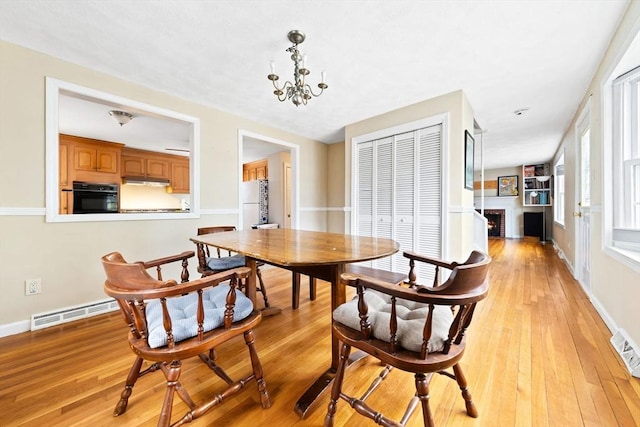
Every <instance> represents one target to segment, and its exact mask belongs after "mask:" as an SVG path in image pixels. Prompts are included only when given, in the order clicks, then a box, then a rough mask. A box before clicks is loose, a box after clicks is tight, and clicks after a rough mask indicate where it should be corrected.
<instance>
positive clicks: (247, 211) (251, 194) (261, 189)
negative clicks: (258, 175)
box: [241, 179, 269, 230]
mask: <svg viewBox="0 0 640 427" xmlns="http://www.w3.org/2000/svg"><path fill="white" fill-rule="evenodd" d="M241 196H242V229H243V230H249V229H251V227H252V226H254V225H257V224H267V223H268V222H269V181H268V180H266V179H258V180H254V181H246V182H243V183H242V187H241Z"/></svg>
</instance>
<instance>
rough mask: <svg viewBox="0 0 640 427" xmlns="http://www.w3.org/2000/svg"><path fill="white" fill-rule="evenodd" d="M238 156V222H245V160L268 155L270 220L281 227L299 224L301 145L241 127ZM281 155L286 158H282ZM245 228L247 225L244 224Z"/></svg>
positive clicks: (262, 157)
mask: <svg viewBox="0 0 640 427" xmlns="http://www.w3.org/2000/svg"><path fill="white" fill-rule="evenodd" d="M238 158H239V165H238V167H239V171H240V173H239V176H240V182H239V186H238V188H239V196H238V200H239V209H238V212H239V219H238V223H239V224H240V225H241V226H242V224H244V223H246V222H247V221H246V219H245V218H244V212H243V210H244V209H243V194H242V191H243V187H244V185H245V184H246V183H244V182H243V173H242V172H243V164H245V163H248V162H252V161H256V160H261V159H269V167H268V181H269V184H268V187H269V202H268V205H269V207H268V210H269V219H268V222H269V223H277V224H278V227H280V228H297V226H298V213H299V205H298V200H299V197H298V191H299V190H298V188H299V185H298V183H299V180H298V172H297V171H298V168H297V165H298V164H299V146H298V145H296V144H293V143H290V142H286V141H281V140H277V139H275V138H271V137H268V136H264V135H259V134H255V133H252V132H247V131H244V130H240V131H239V132H238ZM281 159H286V161H285V160H281ZM243 228H244V227H243Z"/></svg>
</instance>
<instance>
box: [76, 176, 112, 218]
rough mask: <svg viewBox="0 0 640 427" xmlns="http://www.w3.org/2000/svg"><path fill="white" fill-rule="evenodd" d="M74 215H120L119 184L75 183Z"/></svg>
mask: <svg viewBox="0 0 640 427" xmlns="http://www.w3.org/2000/svg"><path fill="white" fill-rule="evenodd" d="M73 213H74V214H90V213H118V184H95V183H90V182H80V181H73Z"/></svg>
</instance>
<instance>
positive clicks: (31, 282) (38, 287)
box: [24, 279, 42, 295]
mask: <svg viewBox="0 0 640 427" xmlns="http://www.w3.org/2000/svg"><path fill="white" fill-rule="evenodd" d="M41 292H42V280H40V279H27V280H25V281H24V293H25V295H36V294H39V293H41Z"/></svg>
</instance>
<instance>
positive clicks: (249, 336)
mask: <svg viewBox="0 0 640 427" xmlns="http://www.w3.org/2000/svg"><path fill="white" fill-rule="evenodd" d="M255 341H256V340H255V337H254V335H253V331H252V330H248V331H247V332H245V333H244V342H245V343H246V344H247V347H248V348H249V356H250V357H251V366H252V367H253V375H254V376H255V377H256V383H257V384H258V393H259V394H260V403H261V404H262V407H263V408H264V409H267V408H270V407H271V400H270V399H269V392H268V391H267V383H266V382H265V380H264V374H263V372H262V364H261V363H260V359H259V358H258V352H257V351H256V347H255Z"/></svg>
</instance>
